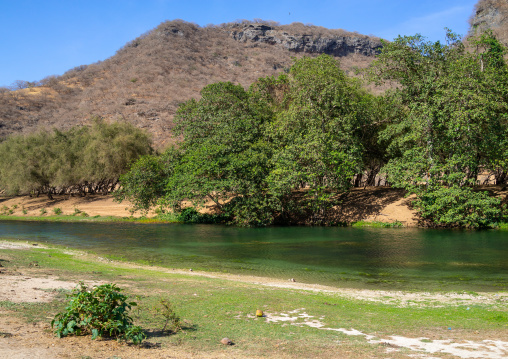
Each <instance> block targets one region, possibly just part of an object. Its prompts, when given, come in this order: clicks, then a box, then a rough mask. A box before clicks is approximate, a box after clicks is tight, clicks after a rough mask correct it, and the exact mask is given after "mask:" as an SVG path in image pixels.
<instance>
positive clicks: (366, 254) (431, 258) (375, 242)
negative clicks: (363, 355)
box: [0, 221, 508, 290]
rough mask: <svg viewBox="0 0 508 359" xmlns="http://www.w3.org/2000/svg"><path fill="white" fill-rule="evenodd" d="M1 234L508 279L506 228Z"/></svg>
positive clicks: (173, 256)
mask: <svg viewBox="0 0 508 359" xmlns="http://www.w3.org/2000/svg"><path fill="white" fill-rule="evenodd" d="M1 237H3V238H16V239H20V240H29V241H38V242H47V243H50V244H56V245H64V246H68V247H72V248H78V249H83V250H89V251H92V252H94V253H98V254H101V255H105V256H109V257H111V258H116V259H124V260H130V261H139V262H143V263H148V264H154V265H160V266H165V267H170V268H194V269H201V270H211V271H221V272H229V273H241V274H250V275H259V276H268V277H277V278H281V279H289V278H295V279H296V280H297V281H298V282H307V283H319V284H327V285H333V286H342V287H369V288H390V289H411V288H414V289H429V290H433V289H444V290H503V289H504V290H505V289H508V233H507V232H503V231H458V230H429V229H390V228H329V227H326V228H325V227H274V228H236V227H225V226H213V225H182V224H133V223H79V222H78V223H52V222H17V221H0V238H1Z"/></svg>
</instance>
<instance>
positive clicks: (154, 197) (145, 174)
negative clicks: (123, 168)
mask: <svg viewBox="0 0 508 359" xmlns="http://www.w3.org/2000/svg"><path fill="white" fill-rule="evenodd" d="M178 160H179V151H178V150H177V149H175V148H170V149H168V150H166V151H165V152H164V153H163V154H162V155H160V156H155V155H145V156H142V157H140V158H139V159H138V160H137V161H136V162H134V163H133V164H132V166H131V167H130V170H129V172H127V173H125V174H123V175H121V176H120V182H121V183H122V187H121V188H120V189H119V190H118V191H115V192H114V197H115V199H116V200H117V201H119V202H122V201H123V200H125V199H128V200H130V201H131V202H132V203H133V204H134V211H136V210H143V211H148V210H149V209H150V208H151V207H153V206H155V205H157V203H158V201H159V200H160V198H162V197H164V195H165V194H166V180H167V178H168V177H169V176H171V175H172V173H173V167H172V166H174V164H176V163H177V162H178Z"/></svg>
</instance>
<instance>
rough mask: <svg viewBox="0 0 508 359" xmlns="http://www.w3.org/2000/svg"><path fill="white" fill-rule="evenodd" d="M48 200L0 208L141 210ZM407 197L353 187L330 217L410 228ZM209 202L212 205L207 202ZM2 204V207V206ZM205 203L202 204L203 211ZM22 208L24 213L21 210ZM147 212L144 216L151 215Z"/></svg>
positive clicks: (18, 200) (4, 201) (108, 199)
mask: <svg viewBox="0 0 508 359" xmlns="http://www.w3.org/2000/svg"><path fill="white" fill-rule="evenodd" d="M53 197H54V199H53V200H50V199H48V198H47V197H46V196H40V197H29V196H20V197H0V208H5V207H7V208H9V210H12V211H13V213H12V215H15V216H24V215H26V216H41V210H42V209H45V210H46V214H45V215H46V216H48V215H54V209H56V208H59V209H60V210H61V211H62V214H64V215H72V214H74V213H75V210H76V209H78V210H80V211H81V212H84V213H86V214H88V215H89V216H91V217H93V216H97V215H99V216H114V217H129V216H131V215H133V216H134V217H140V216H141V215H142V213H140V212H136V213H132V212H131V211H130V209H131V208H132V206H131V204H130V203H129V202H128V201H123V202H122V203H118V202H115V201H114V200H113V197H112V196H111V195H106V196H104V195H89V196H86V197H79V196H69V195H64V196H53ZM411 199H412V198H411V197H409V198H405V197H404V192H403V191H402V190H399V189H394V188H388V187H367V188H365V189H364V188H354V189H352V190H351V191H350V192H349V193H347V194H345V195H344V196H343V198H341V201H342V203H341V204H340V205H338V206H336V207H334V208H333V210H332V212H331V213H330V216H331V218H330V220H333V221H336V222H343V223H351V222H357V221H366V222H373V221H376V222H389V223H393V222H396V221H398V222H401V223H402V224H403V225H404V226H407V227H414V226H416V225H417V224H418V221H417V218H416V212H415V211H414V210H412V209H411V208H410V207H409V204H410V201H411ZM209 205H212V203H210V204H209ZM4 206H5V207H4ZM208 207H209V206H205V209H204V211H207V208H208ZM23 210H24V211H26V214H24V213H23ZM153 215H154V213H153V212H150V213H149V214H148V216H153Z"/></svg>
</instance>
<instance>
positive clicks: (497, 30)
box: [469, 0, 508, 46]
mask: <svg viewBox="0 0 508 359" xmlns="http://www.w3.org/2000/svg"><path fill="white" fill-rule="evenodd" d="M469 23H470V25H471V30H470V35H474V34H475V32H476V33H481V32H483V31H485V30H488V29H490V30H492V31H493V33H494V34H495V35H496V37H497V38H498V39H499V40H500V41H501V42H502V43H503V44H504V45H505V46H507V45H508V2H507V1H506V0H480V1H478V3H477V4H476V6H475V9H474V11H473V14H472V16H471V18H470V20H469Z"/></svg>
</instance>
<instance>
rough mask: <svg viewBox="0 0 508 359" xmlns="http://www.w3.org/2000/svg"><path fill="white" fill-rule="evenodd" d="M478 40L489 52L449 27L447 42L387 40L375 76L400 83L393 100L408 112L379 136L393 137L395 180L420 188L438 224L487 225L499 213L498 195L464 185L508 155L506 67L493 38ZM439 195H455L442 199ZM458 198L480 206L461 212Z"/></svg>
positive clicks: (427, 213) (427, 212)
mask: <svg viewBox="0 0 508 359" xmlns="http://www.w3.org/2000/svg"><path fill="white" fill-rule="evenodd" d="M489 39H490V40H492V39H491V38H489ZM490 40H489V41H490ZM480 42H481V43H482V44H483V45H484V46H486V47H487V51H486V52H480V51H475V52H468V51H466V48H465V46H464V44H463V43H462V42H461V41H460V38H458V37H457V36H456V35H455V34H453V33H451V32H449V31H448V33H447V43H446V44H442V43H440V42H428V41H425V40H424V38H423V37H421V36H420V35H416V36H409V37H408V36H405V37H399V38H397V39H396V40H395V41H394V42H392V43H385V44H384V47H383V50H382V53H381V54H380V55H379V57H378V59H377V60H376V61H375V63H374V65H373V67H372V70H371V75H372V78H373V79H374V80H376V81H380V82H381V81H386V80H390V81H397V82H398V83H399V84H400V86H399V88H397V89H396V90H394V91H393V92H392V94H391V98H392V101H393V103H394V104H396V107H398V111H399V112H400V113H403V114H404V115H403V116H401V117H400V118H398V119H394V120H393V121H392V122H391V123H390V125H389V126H387V128H386V130H384V131H383V132H382V134H381V138H382V139H384V140H386V141H389V142H390V144H389V146H388V151H389V153H390V155H391V159H390V161H389V163H388V164H387V165H386V166H385V167H384V170H385V171H386V173H387V174H388V177H389V180H390V182H391V183H392V184H393V185H395V186H397V187H403V188H406V189H407V190H408V191H409V192H410V193H416V194H418V200H417V202H416V205H417V207H419V208H420V212H421V214H422V215H423V216H424V217H425V218H429V219H431V220H432V221H434V222H435V223H438V224H445V225H466V226H472V227H476V226H483V225H485V224H486V223H487V222H491V221H495V220H496V218H498V217H499V215H500V211H499V201H498V200H497V199H495V198H490V197H488V196H487V195H485V194H484V193H479V192H475V191H471V190H470V189H468V188H466V187H471V186H473V185H475V184H476V183H477V178H478V175H479V174H480V172H482V171H485V170H486V169H489V168H492V166H493V164H494V163H496V162H498V161H499V160H500V158H502V157H503V152H504V151H505V149H504V148H503V144H505V143H506V142H505V141H506V140H505V138H506V124H507V113H508V111H507V110H508V108H507V107H508V103H507V101H506V100H507V98H506V89H507V88H508V86H507V85H508V83H507V81H508V76H507V73H506V66H505V65H503V66H500V62H499V57H498V58H497V60H496V61H493V60H492V59H491V57H492V56H491V55H489V50H488V49H492V42H490V43H489V42H487V41H485V39H484V40H480ZM496 46H497V45H496ZM484 51H485V50H484ZM496 51H497V50H496ZM485 54H487V55H488V56H487V58H489V59H490V60H488V61H485V60H484V59H485V58H486V56H485ZM489 56H491V57H489ZM482 59H483V60H482ZM503 64H504V63H503ZM436 193H439V194H440V195H441V196H449V198H448V200H447V201H437V197H436V195H435V194H436ZM459 197H461V198H462V199H463V200H466V202H467V201H471V202H475V203H478V205H475V206H466V207H467V210H466V209H464V211H456V210H455V208H454V206H455V205H454V203H458V202H457V201H455V200H454V198H459ZM438 203H441V204H442V206H441V207H440V206H438ZM445 203H446V205H445ZM485 206H491V207H493V208H497V210H496V211H494V212H495V213H493V212H492V211H486V210H484V209H483V210H482V207H485ZM438 207H439V208H440V209H438ZM446 208H448V210H445V209H446ZM452 212H453V213H454V214H453V215H451V213H452ZM487 212H488V213H489V214H488V215H487V214H485V213H487ZM472 213H475V216H471V214H472ZM482 213H483V214H482ZM466 217H467V218H473V217H474V218H477V220H466V219H465V218H466Z"/></svg>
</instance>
